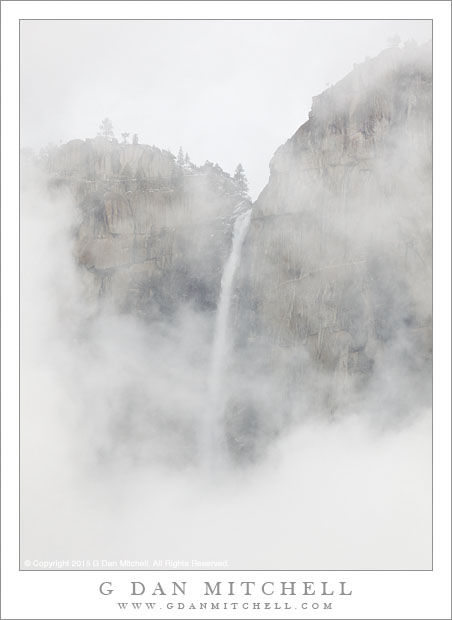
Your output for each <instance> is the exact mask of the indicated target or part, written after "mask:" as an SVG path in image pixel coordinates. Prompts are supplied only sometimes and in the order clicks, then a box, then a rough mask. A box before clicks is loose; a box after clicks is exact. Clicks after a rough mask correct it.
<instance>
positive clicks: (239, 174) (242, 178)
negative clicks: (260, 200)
mask: <svg viewBox="0 0 452 620" xmlns="http://www.w3.org/2000/svg"><path fill="white" fill-rule="evenodd" d="M234 181H235V184H236V186H237V187H238V189H239V191H240V194H241V195H242V196H247V195H248V180H247V178H246V175H245V170H244V168H243V166H242V164H238V166H237V168H236V169H235V172H234Z"/></svg>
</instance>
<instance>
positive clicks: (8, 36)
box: [1, 1, 451, 619]
mask: <svg viewBox="0 0 452 620" xmlns="http://www.w3.org/2000/svg"><path fill="white" fill-rule="evenodd" d="M1 10H2V181H3V182H2V287H3V291H2V292H3V294H2V319H3V321H2V362H3V363H2V387H3V390H2V413H3V419H2V431H3V432H2V465H3V467H2V492H3V501H2V510H3V518H2V524H3V529H2V543H3V544H2V563H3V571H2V574H3V587H2V594H3V597H2V598H3V608H2V618H49V619H50V618H113V617H123V618H126V617H142V616H143V613H137V612H135V613H134V614H132V615H129V614H128V613H127V612H121V613H119V612H118V611H117V610H116V609H115V608H114V606H113V604H112V602H109V601H107V600H105V597H101V596H100V595H99V593H98V591H97V587H98V584H99V583H100V581H101V580H112V581H113V580H114V581H116V582H119V581H121V582H122V583H124V582H128V581H130V580H133V579H136V580H138V581H139V580H146V579H148V577H147V575H153V578H152V580H154V578H156V573H153V574H152V573H150V574H146V573H137V574H135V573H132V572H127V574H126V575H124V574H118V573H117V572H116V573H114V574H111V573H110V574H109V573H107V572H106V573H103V572H102V573H89V572H86V573H82V572H71V573H65V572H19V571H18V553H17V547H18V545H17V540H18V468H17V462H18V191H17V188H18V111H19V101H18V30H19V25H18V20H19V19H37V18H41V19H42V18H54V19H55V18H64V19H77V18H78V19H89V18H104V19H111V18H117V19H121V18H128V19H130V18H137V19H143V18H175V17H177V18H180V19H195V18H215V19H227V18H229V19H237V18H242V19H248V18H250V19H262V18H267V19H272V18H273V19H274V18H277V19H283V18H287V19H300V18H301V19H308V18H311V19H314V18H317V19H318V18H325V17H326V16H327V17H328V19H360V18H364V19H366V18H367V19H433V20H434V265H435V271H434V285H435V288H434V293H435V294H434V308H435V319H434V321H435V322H434V327H435V329H434V351H435V356H434V359H435V367H434V372H435V382H434V404H435V411H434V445H435V451H434V471H435V474H434V490H435V512H434V514H435V519H434V532H435V538H434V570H433V571H432V572H402V571H400V572H343V573H342V572H340V573H337V572H336V573H329V574H328V572H326V571H325V573H323V572H322V573H311V574H309V573H290V571H287V572H278V573H273V574H272V573H271V571H269V572H268V573H267V572H259V573H252V572H246V573H243V572H237V574H234V573H224V574H221V573H220V572H215V573H206V574H204V573H201V572H198V573H174V574H173V573H170V572H165V574H164V575H163V576H162V581H163V580H164V581H170V580H172V579H175V580H184V581H187V582H189V583H188V585H189V586H191V587H190V590H191V591H192V592H199V591H200V590H199V587H198V585H199V584H200V583H202V581H203V580H204V579H211V580H215V581H217V580H218V581H219V580H224V581H230V580H233V579H236V580H237V581H242V580H254V581H256V582H261V581H264V580H268V579H269V580H272V579H274V580H276V581H283V580H286V581H293V580H296V581H298V580H308V581H309V580H311V581H321V580H323V581H326V580H331V581H333V580H334V581H339V580H342V581H347V582H348V583H350V584H351V585H352V588H353V591H354V594H353V596H352V597H350V600H345V601H339V602H337V603H336V604H335V610H334V611H327V612H320V611H318V612H316V613H315V616H314V617H315V618H324V617H325V618H326V617H328V618H380V619H382V618H439V619H440V618H441V619H442V618H447V619H448V618H450V610H449V594H448V593H449V591H450V391H449V385H450V281H451V277H450V276H451V274H450V205H451V200H450V182H449V181H450V169H451V162H450V129H451V127H450V73H451V70H450V3H449V2H445V1H442V2H441V1H440V2H434V1H430V2H259V3H258V2H14V1H9V2H2V5H1ZM109 575H110V576H109ZM193 598H196V597H193ZM187 600H188V597H187ZM236 600H237V601H240V599H239V597H237V599H236ZM253 600H257V598H256V599H253ZM335 602H336V599H335ZM161 613H162V612H159V615H158V616H157V615H156V613H155V612H154V613H150V612H148V613H147V614H146V616H150V617H162V616H161V615H160V614H161ZM308 613H309V612H305V613H304V614H303V617H308V615H307V614H308ZM299 614H300V612H299V611H298V612H290V611H286V612H281V615H280V614H279V613H278V612H275V611H274V610H273V611H271V612H266V613H265V612H262V613H261V612H247V613H245V612H243V611H239V612H236V613H235V614H233V615H232V612H230V611H223V612H215V617H218V618H226V617H237V618H242V617H246V618H256V617H271V618H276V617H284V618H295V617H299ZM198 615H199V612H193V613H192V614H191V615H190V614H184V613H181V612H177V611H176V612H175V613H173V614H172V615H171V614H170V613H169V612H166V615H165V617H168V618H170V617H174V618H176V617H177V618H185V617H193V618H195V617H197V616H198ZM204 617H209V616H208V615H207V614H204Z"/></svg>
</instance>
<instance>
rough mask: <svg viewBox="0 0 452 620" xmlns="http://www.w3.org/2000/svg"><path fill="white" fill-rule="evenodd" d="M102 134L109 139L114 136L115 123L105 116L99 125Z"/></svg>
mask: <svg viewBox="0 0 452 620" xmlns="http://www.w3.org/2000/svg"><path fill="white" fill-rule="evenodd" d="M99 129H100V135H101V136H102V137H103V138H106V139H107V140H112V139H113V138H114V134H113V123H112V122H111V120H110V119H109V118H104V120H103V121H102V122H101V124H100V125H99Z"/></svg>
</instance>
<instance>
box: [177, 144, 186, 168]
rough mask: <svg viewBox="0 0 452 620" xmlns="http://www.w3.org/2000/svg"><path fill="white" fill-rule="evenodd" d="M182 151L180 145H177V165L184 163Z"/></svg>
mask: <svg viewBox="0 0 452 620" xmlns="http://www.w3.org/2000/svg"><path fill="white" fill-rule="evenodd" d="M184 161H185V160H184V151H183V150H182V147H181V146H180V147H179V152H178V154H177V165H178V166H183V165H184Z"/></svg>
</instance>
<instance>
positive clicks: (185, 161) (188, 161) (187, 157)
mask: <svg viewBox="0 0 452 620" xmlns="http://www.w3.org/2000/svg"><path fill="white" fill-rule="evenodd" d="M184 164H185V167H186V168H191V165H192V164H191V159H190V157H189V155H188V153H185V158H184Z"/></svg>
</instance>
